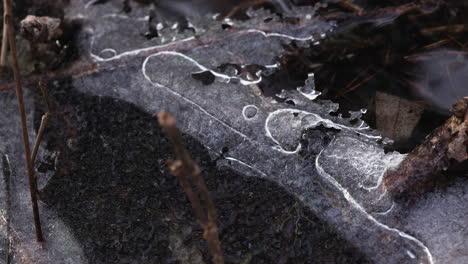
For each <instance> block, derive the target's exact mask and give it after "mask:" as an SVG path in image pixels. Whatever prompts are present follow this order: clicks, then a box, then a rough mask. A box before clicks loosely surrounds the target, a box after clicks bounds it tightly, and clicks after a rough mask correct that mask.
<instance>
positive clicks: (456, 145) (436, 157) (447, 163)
mask: <svg viewBox="0 0 468 264" xmlns="http://www.w3.org/2000/svg"><path fill="white" fill-rule="evenodd" d="M452 112H453V113H454V116H452V117H451V118H450V119H449V120H447V122H445V124H444V125H443V126H441V127H439V128H437V129H436V130H435V131H434V132H433V133H432V134H431V135H429V136H428V137H427V138H426V139H425V140H424V142H423V143H422V144H421V145H420V146H418V147H417V148H415V149H414V150H413V151H412V152H411V153H409V154H408V156H407V157H406V159H405V160H404V161H403V162H402V163H401V164H400V166H399V167H398V169H397V170H394V171H392V170H388V171H387V172H386V173H385V180H384V181H385V186H386V187H387V189H388V191H389V192H391V193H393V194H394V195H401V194H403V193H404V194H411V193H416V194H418V193H421V192H424V191H426V190H427V189H429V188H431V187H432V186H433V184H434V181H433V179H434V178H435V177H437V176H439V175H440V174H441V173H442V172H443V171H446V170H447V169H449V168H451V167H453V166H454V165H456V164H459V163H461V162H463V161H466V160H468V135H467V132H468V97H465V98H463V99H460V100H459V101H457V102H456V103H455V104H454V105H453V108H452Z"/></svg>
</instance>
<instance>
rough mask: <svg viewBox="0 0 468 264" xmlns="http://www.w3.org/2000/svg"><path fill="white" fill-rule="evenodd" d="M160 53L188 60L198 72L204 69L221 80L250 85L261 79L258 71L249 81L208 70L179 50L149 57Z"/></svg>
mask: <svg viewBox="0 0 468 264" xmlns="http://www.w3.org/2000/svg"><path fill="white" fill-rule="evenodd" d="M162 55H171V56H177V57H181V58H183V59H185V60H187V61H189V62H191V63H192V64H193V65H195V66H196V67H197V68H199V69H200V71H199V72H205V71H208V72H210V73H211V74H213V75H214V76H216V77H218V78H221V79H223V80H227V81H230V80H234V79H237V80H239V81H240V83H241V84H242V85H250V84H256V83H259V82H261V81H262V77H261V76H260V71H259V72H257V77H258V79H256V80H253V81H249V80H244V79H242V78H240V77H238V76H229V75H227V74H222V73H219V72H216V71H213V70H210V69H208V68H207V67H205V66H203V65H201V64H200V63H198V62H197V61H196V60H194V59H192V58H191V57H189V56H187V55H185V54H183V53H180V52H177V51H160V52H158V53H155V54H153V55H151V56H149V57H159V56H162ZM149 57H148V58H149Z"/></svg>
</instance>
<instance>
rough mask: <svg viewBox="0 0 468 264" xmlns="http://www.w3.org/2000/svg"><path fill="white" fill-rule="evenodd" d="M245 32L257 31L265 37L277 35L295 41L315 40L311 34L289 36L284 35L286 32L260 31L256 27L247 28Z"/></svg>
mask: <svg viewBox="0 0 468 264" xmlns="http://www.w3.org/2000/svg"><path fill="white" fill-rule="evenodd" d="M247 32H253V33H259V34H261V35H263V36H265V37H267V38H271V37H277V38H285V39H290V40H297V41H309V40H311V41H313V40H315V38H314V37H313V36H308V37H294V36H290V35H286V34H281V33H275V32H270V33H269V32H265V31H262V30H258V29H249V30H247Z"/></svg>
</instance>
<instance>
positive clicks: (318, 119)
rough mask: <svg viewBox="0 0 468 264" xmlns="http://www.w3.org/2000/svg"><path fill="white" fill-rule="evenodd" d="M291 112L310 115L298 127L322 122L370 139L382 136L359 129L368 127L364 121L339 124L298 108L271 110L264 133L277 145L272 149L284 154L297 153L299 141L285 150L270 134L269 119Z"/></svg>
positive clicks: (309, 126) (299, 145) (328, 126)
mask: <svg viewBox="0 0 468 264" xmlns="http://www.w3.org/2000/svg"><path fill="white" fill-rule="evenodd" d="M285 112H286V113H291V114H294V113H298V114H302V115H303V116H302V119H304V118H306V117H311V118H312V120H311V119H310V118H309V120H307V121H308V122H307V123H305V124H304V122H303V121H302V120H301V123H302V124H303V125H302V127H301V128H300V129H303V130H305V129H308V128H314V127H317V126H318V125H320V124H323V125H324V126H325V127H327V128H335V129H340V130H349V131H353V132H355V133H357V134H359V135H362V136H364V137H367V138H370V139H381V138H382V137H381V136H374V135H369V134H366V133H363V132H361V131H364V130H366V129H369V127H368V126H363V124H364V123H361V124H360V125H359V126H358V127H350V126H345V125H341V124H337V123H335V122H333V121H331V120H330V119H325V118H322V117H321V116H319V115H317V114H314V113H311V112H307V111H303V110H298V109H293V108H284V109H278V110H276V111H274V112H271V113H270V114H269V115H268V117H267V119H266V121H265V134H266V136H267V137H269V138H270V139H271V140H272V141H273V142H274V143H276V144H277V145H278V146H276V147H275V148H274V149H276V150H278V151H280V152H282V153H286V154H295V153H297V152H298V151H300V148H301V144H300V143H299V144H298V146H297V148H296V150H294V151H287V150H285V149H284V148H283V147H282V146H281V143H280V142H279V141H278V140H276V139H275V138H274V137H273V135H272V134H271V128H270V124H269V123H270V121H271V120H272V119H273V118H275V117H276V116H278V115H280V114H283V113H285Z"/></svg>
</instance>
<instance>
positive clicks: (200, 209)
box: [158, 112, 224, 264]
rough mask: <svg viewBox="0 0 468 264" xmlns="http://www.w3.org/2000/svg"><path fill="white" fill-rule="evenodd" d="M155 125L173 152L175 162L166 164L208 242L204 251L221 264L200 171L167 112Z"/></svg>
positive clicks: (213, 218)
mask: <svg viewBox="0 0 468 264" xmlns="http://www.w3.org/2000/svg"><path fill="white" fill-rule="evenodd" d="M158 121H159V124H160V125H161V127H162V128H163V129H164V132H165V133H166V135H167V137H169V138H170V140H171V142H172V144H173V145H174V151H175V154H176V156H177V158H178V160H176V161H174V162H171V163H170V166H169V167H170V170H171V173H172V174H173V175H174V176H176V177H177V178H178V179H179V182H180V184H181V185H182V187H183V188H184V191H185V193H186V194H187V196H188V198H189V200H190V202H191V203H192V208H193V210H194V212H195V215H196V216H197V218H198V220H199V222H200V225H201V226H202V227H203V230H204V232H203V237H204V238H205V240H206V241H207V242H208V247H209V249H210V251H211V254H212V256H213V263H215V264H222V263H224V258H223V254H222V251H221V243H220V242H219V237H218V227H217V224H216V218H217V216H216V209H215V206H214V203H213V201H212V200H211V198H210V195H209V193H208V188H207V187H206V184H205V181H204V180H203V178H202V177H201V175H200V168H199V167H198V165H197V164H195V163H194V162H193V161H192V159H191V158H190V155H189V153H188V152H187V150H186V149H185V146H184V144H183V143H182V142H183V141H182V137H181V135H180V132H179V130H178V129H177V126H176V121H175V118H174V116H173V115H171V114H170V113H168V112H160V113H159V114H158ZM191 182H193V184H194V185H195V186H196V187H197V188H198V194H197V193H195V191H194V188H192V183H191ZM199 197H200V198H201V199H200V198H199ZM202 202H203V203H204V204H202Z"/></svg>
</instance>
